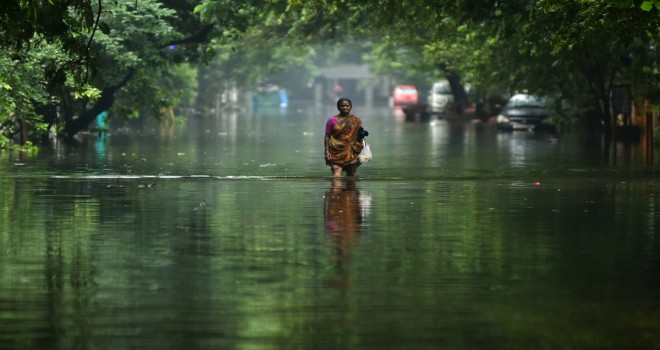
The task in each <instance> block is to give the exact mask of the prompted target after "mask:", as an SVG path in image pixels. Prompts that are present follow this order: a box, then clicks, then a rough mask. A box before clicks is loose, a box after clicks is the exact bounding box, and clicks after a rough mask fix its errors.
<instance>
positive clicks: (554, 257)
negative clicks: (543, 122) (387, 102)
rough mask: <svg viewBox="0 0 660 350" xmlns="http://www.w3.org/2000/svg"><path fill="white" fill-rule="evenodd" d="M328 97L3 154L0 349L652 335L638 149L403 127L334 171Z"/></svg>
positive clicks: (396, 345)
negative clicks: (611, 153)
mask: <svg viewBox="0 0 660 350" xmlns="http://www.w3.org/2000/svg"><path fill="white" fill-rule="evenodd" d="M334 112H335V111H334V109H332V108H330V109H325V110H315V109H312V108H308V107H303V106H298V107H296V106H293V107H291V108H290V109H289V110H288V111H286V112H285V113H281V112H280V111H279V110H273V111H262V112H260V113H254V114H251V113H244V112H236V113H230V112H227V113H224V114H222V115H208V116H199V117H194V118H192V119H191V120H189V121H188V125H187V127H186V128H179V129H177V130H158V129H154V130H152V129H149V128H145V130H144V131H143V134H142V136H141V137H136V136H122V135H112V134H111V135H110V136H109V137H108V139H107V140H106V142H96V141H95V140H94V139H93V138H89V139H88V140H87V141H85V142H83V143H81V144H80V145H75V146H67V145H62V144H58V145H55V146H53V147H52V148H48V147H43V148H42V150H41V151H40V153H39V154H38V155H37V156H35V157H33V158H29V157H25V158H21V157H18V156H17V155H8V154H3V155H2V158H0V349H440V348H442V349H658V348H660V279H658V276H659V273H660V241H659V237H658V233H659V232H660V186H659V184H658V182H657V178H658V169H659V168H660V165H658V162H657V161H656V162H655V165H654V168H653V169H646V168H645V167H644V160H643V159H642V154H643V152H641V151H640V150H638V149H637V148H638V147H639V146H638V145H631V146H626V145H624V144H619V145H617V147H618V150H617V154H618V158H617V159H616V162H615V163H616V166H614V165H613V161H612V159H610V158H609V157H608V156H607V155H604V154H603V151H602V149H601V144H600V142H601V141H600V140H586V141H585V139H583V138H580V137H578V136H576V135H567V136H563V135H560V136H556V135H549V134H534V133H529V132H512V133H498V132H497V131H496V130H495V127H494V126H493V125H486V124H476V123H471V122H461V121H453V122H449V121H446V120H435V121H432V122H428V123H422V122H405V121H403V120H401V119H400V118H398V117H397V116H395V115H393V114H392V111H390V110H389V109H387V108H373V109H367V108H364V107H361V106H359V105H356V106H355V108H354V109H353V113H355V114H357V115H358V116H360V117H361V118H362V119H363V120H364V126H365V128H366V129H367V130H368V131H369V133H370V136H369V137H368V138H367V141H368V142H369V143H370V144H371V149H372V151H373V153H374V159H373V161H371V162H369V163H366V164H364V165H362V166H361V167H360V169H359V171H358V178H357V179H353V180H350V179H346V178H342V179H332V178H331V177H330V176H329V175H330V170H329V168H327V167H326V166H325V164H324V162H323V131H324V126H325V121H326V119H327V118H328V117H329V116H330V115H332V114H333V113H334Z"/></svg>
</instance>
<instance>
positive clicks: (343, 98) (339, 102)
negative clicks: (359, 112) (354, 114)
mask: <svg viewBox="0 0 660 350" xmlns="http://www.w3.org/2000/svg"><path fill="white" fill-rule="evenodd" d="M344 101H346V102H348V103H350V104H351V107H353V102H351V100H349V99H347V98H346V97H342V98H340V99H338V100H337V108H339V106H340V105H341V103H342V102H344Z"/></svg>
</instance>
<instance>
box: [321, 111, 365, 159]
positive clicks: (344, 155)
mask: <svg viewBox="0 0 660 350" xmlns="http://www.w3.org/2000/svg"><path fill="white" fill-rule="evenodd" d="M361 126H362V120H360V118H358V117H356V116H354V115H353V114H350V115H349V116H347V117H344V118H343V119H341V120H340V121H339V123H337V124H335V125H334V126H332V134H331V136H330V142H329V144H328V162H330V163H332V164H336V165H339V166H344V165H347V164H353V163H356V162H358V155H359V154H360V152H361V151H362V147H363V143H362V141H360V140H358V139H357V136H358V129H359V128H360V127H361Z"/></svg>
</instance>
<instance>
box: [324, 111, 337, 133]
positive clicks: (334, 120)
mask: <svg viewBox="0 0 660 350" xmlns="http://www.w3.org/2000/svg"><path fill="white" fill-rule="evenodd" d="M337 123H339V119H338V118H337V116H336V115H333V116H332V117H330V118H328V122H327V123H325V134H326V135H331V134H332V127H333V126H335V125H337Z"/></svg>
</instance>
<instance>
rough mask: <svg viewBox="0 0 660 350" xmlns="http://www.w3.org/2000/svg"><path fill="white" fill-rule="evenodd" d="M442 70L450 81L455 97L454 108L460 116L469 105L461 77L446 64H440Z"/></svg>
mask: <svg viewBox="0 0 660 350" xmlns="http://www.w3.org/2000/svg"><path fill="white" fill-rule="evenodd" d="M439 67H440V69H442V71H443V72H444V73H445V76H446V77H447V81H449V87H450V88H451V92H452V94H453V95H454V108H455V110H456V112H457V113H458V114H463V108H464V107H465V104H466V103H467V93H466V92H465V87H464V86H463V84H462V83H461V75H460V74H459V73H458V72H456V71H454V70H452V69H449V66H448V65H447V64H445V63H440V64H439Z"/></svg>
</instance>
